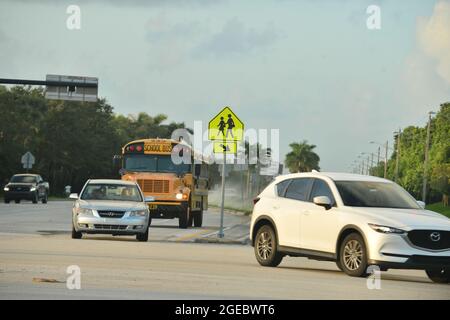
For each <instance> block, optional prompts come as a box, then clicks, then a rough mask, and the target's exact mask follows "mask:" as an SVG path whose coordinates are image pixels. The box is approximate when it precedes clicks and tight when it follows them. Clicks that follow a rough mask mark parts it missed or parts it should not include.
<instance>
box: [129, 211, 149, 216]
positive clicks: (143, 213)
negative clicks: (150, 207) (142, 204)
mask: <svg viewBox="0 0 450 320" xmlns="http://www.w3.org/2000/svg"><path fill="white" fill-rule="evenodd" d="M146 215H147V210H137V211H131V212H130V217H145V216H146Z"/></svg>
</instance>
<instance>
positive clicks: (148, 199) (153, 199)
mask: <svg viewBox="0 0 450 320" xmlns="http://www.w3.org/2000/svg"><path fill="white" fill-rule="evenodd" d="M144 201H145V202H153V201H155V197H152V196H147V197H144Z"/></svg>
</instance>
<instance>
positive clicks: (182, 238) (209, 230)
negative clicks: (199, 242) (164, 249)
mask: <svg viewBox="0 0 450 320" xmlns="http://www.w3.org/2000/svg"><path fill="white" fill-rule="evenodd" d="M212 231H213V230H212V229H205V230H202V231H200V232H196V233H190V234H187V235H185V236H182V237H178V238H177V239H176V240H175V241H186V240H190V239H194V238H196V237H199V236H202V235H205V234H207V233H210V232H212Z"/></svg>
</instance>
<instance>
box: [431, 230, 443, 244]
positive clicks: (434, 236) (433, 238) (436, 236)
mask: <svg viewBox="0 0 450 320" xmlns="http://www.w3.org/2000/svg"><path fill="white" fill-rule="evenodd" d="M430 239H431V241H434V242H437V241H439V240H441V234H440V233H439V232H432V233H430Z"/></svg>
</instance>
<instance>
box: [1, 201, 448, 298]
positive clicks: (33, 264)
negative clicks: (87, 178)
mask: <svg viewBox="0 0 450 320" xmlns="http://www.w3.org/2000/svg"><path fill="white" fill-rule="evenodd" d="M67 209H70V203H68V202H49V204H48V205H47V206H45V205H40V204H39V205H33V204H28V203H23V204H20V205H16V204H9V205H4V204H1V205H0V299H22V298H27V299H55V298H58V299H80V298H84V299H449V298H450V286H449V285H440V284H434V283H432V282H430V281H429V280H428V278H427V277H426V275H425V273H424V272H423V271H414V270H393V271H389V272H385V273H382V278H381V288H380V289H372V290H371V289H368V286H367V279H362V278H351V277H348V276H346V275H344V274H343V273H342V272H340V271H338V269H337V268H336V267H335V265H334V264H333V263H330V262H318V261H312V260H308V259H304V258H289V257H288V258H285V259H284V260H283V262H282V263H281V265H280V266H279V267H278V268H264V267H261V266H259V265H258V264H257V262H256V260H255V258H254V254H253V248H252V247H251V246H248V245H230V244H211V243H196V242H193V241H191V242H189V241H188V240H192V239H195V238H198V237H202V236H203V232H204V230H203V229H202V228H193V229H188V230H180V229H178V228H176V220H173V221H166V220H161V221H159V222H158V226H156V227H152V228H151V229H150V235H151V237H150V241H149V242H146V243H143V242H137V241H135V240H134V239H133V237H108V236H88V237H86V238H85V239H84V238H83V239H81V240H73V239H71V238H70V234H69V230H70V215H69V214H68V213H67V212H68V211H67ZM218 218H219V215H218V213H217V212H212V211H211V212H208V213H207V214H206V215H205V225H206V227H205V230H208V232H209V231H210V230H211V231H212V232H214V231H215V230H217V225H218V224H216V223H217V222H218ZM225 221H226V225H227V226H228V227H232V226H233V224H234V223H241V222H242V223H244V224H245V223H246V219H245V218H243V217H241V216H234V215H227V216H226V219H225ZM171 225H172V227H170V226H171ZM71 265H76V266H79V268H80V271H81V278H80V279H81V289H79V290H77V289H73V290H69V289H67V286H66V279H67V277H68V276H69V275H68V274H67V273H66V271H67V267H68V266H71ZM43 281H50V282H43Z"/></svg>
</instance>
